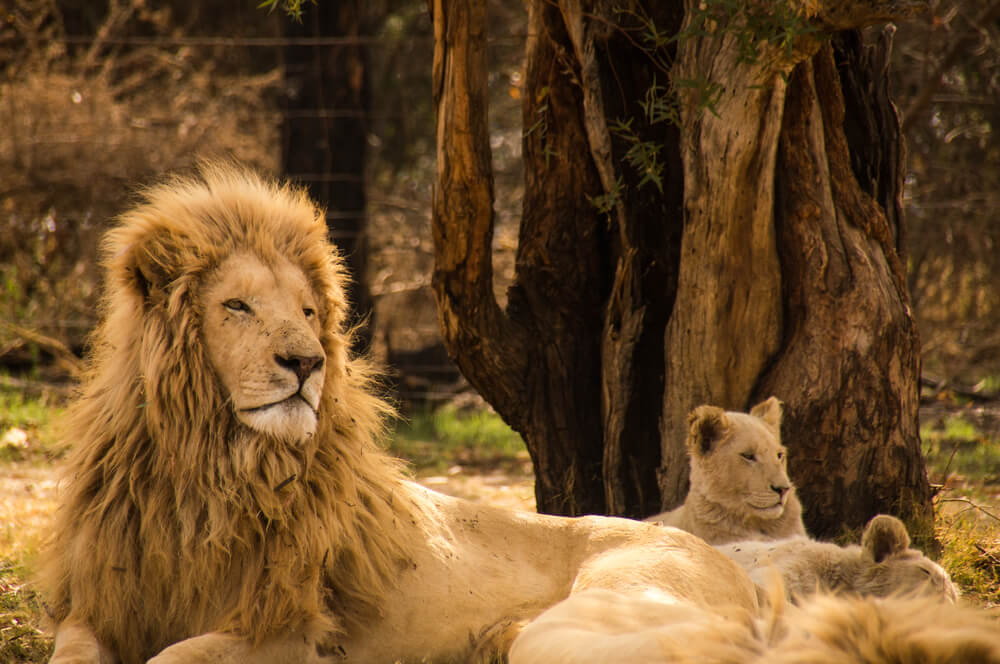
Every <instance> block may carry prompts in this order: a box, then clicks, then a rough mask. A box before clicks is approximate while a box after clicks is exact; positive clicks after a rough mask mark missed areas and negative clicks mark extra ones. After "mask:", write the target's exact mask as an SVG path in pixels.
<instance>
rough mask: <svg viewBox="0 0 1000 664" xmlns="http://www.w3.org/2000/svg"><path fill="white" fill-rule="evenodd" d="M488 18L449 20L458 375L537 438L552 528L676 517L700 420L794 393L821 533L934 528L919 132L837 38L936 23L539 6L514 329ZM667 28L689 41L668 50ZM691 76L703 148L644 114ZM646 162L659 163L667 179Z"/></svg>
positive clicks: (790, 428)
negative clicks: (495, 253) (908, 264)
mask: <svg viewBox="0 0 1000 664" xmlns="http://www.w3.org/2000/svg"><path fill="white" fill-rule="evenodd" d="M482 4H483V3H446V2H443V0H437V1H436V2H435V5H434V7H433V18H434V23H435V37H436V46H435V68H434V81H435V104H436V108H437V111H438V182H437V189H436V192H435V193H436V195H435V202H434V213H433V228H434V234H435V253H436V258H437V260H436V266H435V290H436V294H437V297H438V301H439V307H440V316H441V324H442V328H443V330H444V338H445V343H446V345H447V346H448V348H449V352H450V353H451V354H452V355H453V356H454V357H455V358H456V361H457V362H458V364H459V367H460V368H461V369H462V371H463V373H465V375H466V376H467V377H468V378H469V380H470V382H471V383H472V384H473V385H474V386H476V388H477V389H479V390H480V392H481V393H482V394H483V396H484V397H485V398H486V399H487V400H488V401H489V402H490V403H491V404H493V405H494V406H495V407H496V408H497V410H498V412H500V414H501V415H502V416H503V417H504V418H505V419H506V420H507V421H508V422H509V423H511V425H512V426H514V428H515V429H517V430H518V431H519V432H521V434H522V435H523V436H524V438H525V441H526V443H527V445H528V448H529V451H530V452H531V455H532V459H533V461H534V463H535V469H536V473H537V474H538V482H537V484H536V497H537V498H538V505H539V509H540V510H542V511H550V512H556V513H564V514H578V513H581V512H586V511H604V512H607V513H613V514H623V515H629V516H643V515H646V514H649V513H651V512H653V511H656V510H658V509H660V508H661V507H671V506H673V505H675V504H677V503H678V502H680V501H681V500H682V499H683V497H684V492H685V491H686V482H687V460H686V458H685V455H684V451H683V450H684V448H683V436H684V432H685V430H686V426H685V421H686V417H687V413H688V412H689V411H690V410H691V409H692V408H694V407H695V406H697V405H700V404H702V403H713V404H716V405H720V406H723V407H726V408H731V409H745V408H746V407H748V406H749V405H751V404H752V403H753V402H755V401H757V400H758V399H761V398H763V397H766V396H769V395H770V394H776V395H778V396H779V397H780V398H782V399H783V400H785V402H786V404H787V413H788V415H787V420H786V422H787V426H786V429H785V438H786V443H787V445H788V447H789V449H790V466H791V469H792V474H793V476H794V477H795V478H796V479H797V480H798V482H799V485H800V487H801V493H802V496H803V499H804V502H805V504H806V506H807V512H806V514H807V523H808V525H809V526H810V527H811V529H812V531H813V532H814V533H816V534H832V533H834V531H835V530H837V529H838V528H840V527H844V526H846V527H853V526H856V525H860V524H862V523H864V521H865V520H866V519H867V518H868V517H870V516H871V515H872V514H874V513H875V512H879V511H888V512H893V513H896V514H900V515H902V516H904V517H906V518H908V519H909V520H910V521H911V523H912V522H913V521H914V518H917V519H918V520H924V519H925V518H926V517H927V516H928V515H929V511H928V508H929V491H928V490H927V482H926V478H925V477H924V476H923V466H922V462H921V460H920V453H919V441H918V439H917V428H916V417H917V411H916V409H917V401H916V388H917V380H918V375H919V370H918V355H917V343H916V335H915V332H914V329H913V325H912V320H911V319H910V316H909V311H908V305H907V296H906V291H905V284H904V283H903V281H902V279H901V276H902V273H901V270H900V267H899V265H900V261H899V257H898V254H897V251H898V238H899V236H900V233H901V221H902V220H901V216H900V208H899V192H900V184H901V183H900V180H899V173H900V152H899V143H898V135H899V134H898V123H897V122H895V115H894V113H893V111H892V107H891V105H890V102H889V100H888V98H887V96H885V95H884V94H874V93H876V92H881V93H884V85H883V82H884V79H885V76H884V71H879V70H878V64H879V61H878V57H877V56H878V52H877V51H872V52H868V51H865V50H864V49H862V48H861V47H860V45H859V43H858V41H857V36H856V35H855V34H854V33H845V34H842V35H841V36H839V37H837V39H836V40H835V41H836V44H837V46H836V53H837V56H836V57H837V58H838V59H837V60H836V61H835V59H834V58H835V56H834V50H833V47H831V46H830V45H829V44H828V43H825V42H824V40H823V39H822V38H821V37H822V35H823V33H824V32H836V31H840V30H844V29H848V28H854V27H858V26H863V25H867V24H869V23H872V22H878V21H882V20H886V19H887V18H889V17H890V16H892V15H893V12H899V11H904V10H906V9H907V7H906V6H904V5H907V6H908V5H909V4H913V3H905V2H900V1H898V0H896V1H894V2H886V3H884V4H885V6H883V4H882V3H878V2H868V3H863V2H858V3H843V2H841V3H831V6H833V5H836V6H835V7H833V8H832V9H830V10H829V11H825V12H824V8H823V7H822V6H821V3H809V4H808V10H807V9H801V11H800V14H798V15H794V17H793V15H792V14H788V15H785V16H784V18H781V17H780V16H779V17H778V18H775V16H778V15H777V14H775V15H773V16H772V15H771V14H769V13H765V14H761V15H754V14H753V13H752V12H767V11H770V10H763V9H761V7H762V5H759V3H748V7H749V9H748V10H746V11H743V12H740V13H739V14H738V15H737V16H736V17H725V16H720V15H718V13H717V12H718V11H719V7H723V6H728V5H721V4H716V3H711V2H710V3H701V2H695V1H694V0H691V1H690V2H688V3H684V4H683V5H682V4H681V3H670V4H669V5H667V3H649V4H650V5H651V6H652V5H655V12H654V10H652V9H646V8H643V7H642V6H637V7H636V10H635V11H634V12H632V13H621V12H616V11H614V8H613V7H612V5H611V4H610V3H604V2H600V1H595V2H583V1H582V0H561V1H560V2H557V3H553V2H533V3H530V5H529V6H530V19H529V23H530V25H529V28H528V33H529V35H530V36H531V37H530V38H529V44H528V50H527V81H526V82H527V90H528V94H527V95H526V99H525V107H524V126H525V128H526V132H525V133H526V135H525V139H524V158H525V171H526V193H525V201H524V213H523V217H522V223H521V232H520V246H519V250H518V260H517V273H516V279H515V284H514V286H513V288H512V290H511V293H510V297H509V304H508V307H507V310H506V311H504V310H502V309H501V308H500V307H499V306H498V305H497V303H496V300H495V299H494V297H493V294H492V271H491V266H490V238H491V235H492V203H493V192H492V172H491V169H490V152H489V142H488V136H487V132H486V117H485V116H486V112H487V109H486V93H485V89H486V88H485V81H486V74H487V72H486V58H485V43H486V24H487V17H486V10H485V8H484V7H483V6H482ZM780 4H782V5H784V3H780ZM793 4H796V6H797V3H793ZM469 5H473V6H469ZM665 5H667V6H665ZM901 8H902V9H901ZM713 11H714V12H716V14H712V12H713ZM748 12H750V13H748ZM807 12H808V13H807ZM706 17H707V18H709V19H710V20H706ZM789 17H793V18H794V21H801V22H798V23H795V22H794V21H793V19H792V18H789ZM779 19H780V20H779ZM682 20H683V26H682ZM762 21H763V22H764V24H766V23H767V21H771V22H772V23H774V24H775V25H778V24H779V23H781V21H784V22H785V25H787V24H792V23H794V25H795V26H797V27H798V28H802V27H803V26H805V27H807V28H808V30H807V31H806V32H804V33H803V32H802V31H801V30H800V34H794V35H792V37H790V38H789V39H788V40H787V41H788V43H789V44H790V45H791V47H790V48H785V46H784V43H783V42H782V40H781V39H779V38H775V39H773V40H772V41H767V40H765V39H762V38H758V36H757V35H756V33H754V32H753V30H762V29H763V28H761V27H760V26H761V25H762ZM654 25H655V26H656V32H657V33H659V34H666V35H670V34H675V33H677V32H678V30H681V29H682V27H683V32H682V36H681V38H680V39H678V40H677V41H671V42H666V41H664V42H661V43H660V44H659V45H657V46H650V45H648V44H649V42H648V41H647V40H646V36H648V35H649V34H651V32H652V31H651V30H650V26H654ZM765 27H766V25H765ZM748 36H749V37H751V38H752V39H750V41H749V42H748V41H747V37H748ZM748 43H751V44H753V45H754V50H753V53H752V57H748V54H747V53H748V51H747V44H748ZM677 44H679V47H678V46H676V45H677ZM668 62H672V63H673V66H672V68H669V67H668V66H667V65H666V63H668ZM838 66H839V72H838V68H837V67H838ZM668 75H669V76H670V77H671V79H672V80H673V81H674V89H675V90H677V91H678V93H679V94H678V100H679V108H680V116H681V120H680V122H679V127H680V129H679V130H678V127H677V126H674V125H671V124H669V123H666V122H661V120H662V118H656V117H653V116H652V115H651V114H650V113H648V108H647V107H644V106H643V104H648V103H649V102H650V99H652V98H653V96H654V95H653V94H652V93H653V92H654V91H655V89H656V88H655V86H662V85H664V84H665V83H666V81H667V76H668ZM880 86H881V87H880ZM845 103H846V104H847V105H848V107H849V108H850V109H851V110H852V115H851V117H850V118H849V121H846V122H845V115H844V105H845ZM644 109H645V110H644ZM637 145H642V146H647V147H648V146H650V145H652V146H658V148H657V149H658V150H659V152H656V153H655V155H656V156H655V159H653V160H654V161H657V162H658V163H659V168H660V170H659V171H657V170H656V169H654V168H651V167H650V163H651V161H650V160H651V158H650V157H649V156H648V155H647V157H646V158H645V161H643V162H642V163H637V161H636V160H635V159H634V155H633V153H632V152H630V150H631V149H632V148H634V147H636V146H637ZM651 173H653V174H654V175H655V174H656V173H659V177H660V180H661V181H660V182H659V184H657V186H652V185H650V184H649V182H648V180H650V174H651ZM652 179H654V180H655V179H656V177H653V178H652ZM657 472H658V476H657ZM862 478H863V479H864V480H865V481H861V480H862ZM835 497H836V498H838V499H842V502H837V500H834V498H835Z"/></svg>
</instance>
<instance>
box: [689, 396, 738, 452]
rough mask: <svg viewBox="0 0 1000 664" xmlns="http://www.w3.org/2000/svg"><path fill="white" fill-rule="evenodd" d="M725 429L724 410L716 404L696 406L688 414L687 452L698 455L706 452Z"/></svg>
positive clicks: (726, 421) (722, 434)
mask: <svg viewBox="0 0 1000 664" xmlns="http://www.w3.org/2000/svg"><path fill="white" fill-rule="evenodd" d="M727 429H729V418H727V417H726V411H724V410H722V409H721V408H718V407H716V406H698V407H697V408H695V409H694V410H692V411H691V414H690V415H688V437H687V447H688V452H689V453H690V454H697V455H699V456H701V455H704V454H708V453H709V452H711V451H712V448H713V447H715V445H716V443H718V442H719V441H720V440H722V437H723V436H724V435H725V433H726V430H727Z"/></svg>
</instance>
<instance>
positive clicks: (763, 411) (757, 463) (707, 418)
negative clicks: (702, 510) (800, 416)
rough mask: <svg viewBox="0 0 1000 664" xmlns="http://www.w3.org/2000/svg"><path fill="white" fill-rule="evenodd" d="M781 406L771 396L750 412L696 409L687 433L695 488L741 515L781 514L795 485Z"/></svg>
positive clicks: (692, 485)
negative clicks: (790, 473) (784, 443)
mask: <svg viewBox="0 0 1000 664" xmlns="http://www.w3.org/2000/svg"><path fill="white" fill-rule="evenodd" d="M781 407H782V404H781V402H780V401H779V400H778V399H776V398H774V397H771V398H770V399H768V400H767V401H764V402H763V403H760V404H758V405H757V406H754V408H753V409H752V410H751V411H750V413H749V414H744V413H736V412H727V411H724V410H722V409H721V408H717V407H715V406H699V407H698V408H695V409H694V410H693V411H692V412H691V415H690V416H689V418H688V425H689V427H688V436H687V449H688V455H689V456H690V459H691V490H692V491H699V492H700V493H701V494H702V495H703V496H704V497H705V498H707V499H708V500H709V501H711V502H712V503H715V504H717V505H721V506H722V507H724V508H726V509H727V510H728V511H729V512H731V513H733V514H736V515H740V516H744V517H747V518H756V519H777V518H779V517H781V515H782V514H783V513H784V511H785V505H786V504H787V502H788V498H789V495H790V493H791V492H792V491H793V490H794V489H793V487H792V482H791V480H790V479H789V478H788V470H787V466H786V463H787V462H786V459H785V448H784V447H783V446H782V445H781V438H780V436H781V433H780V432H781Z"/></svg>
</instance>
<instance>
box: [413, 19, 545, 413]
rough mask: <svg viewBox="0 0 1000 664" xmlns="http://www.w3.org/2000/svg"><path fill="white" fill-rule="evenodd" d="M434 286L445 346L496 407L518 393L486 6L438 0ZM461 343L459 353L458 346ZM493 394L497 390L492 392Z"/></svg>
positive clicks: (519, 359)
mask: <svg viewBox="0 0 1000 664" xmlns="http://www.w3.org/2000/svg"><path fill="white" fill-rule="evenodd" d="M432 14H433V19H434V65H433V74H434V107H435V111H436V115H437V179H436V186H435V189H434V200H433V213H432V218H431V229H432V234H433V239H434V257H435V262H434V276H433V285H434V292H435V295H436V296H437V301H438V316H439V319H440V323H441V329H442V333H443V335H444V342H445V346H446V347H447V348H448V352H449V354H450V355H451V356H452V357H453V358H454V359H455V360H456V363H457V364H458V366H459V368H460V369H461V370H462V373H463V374H465V376H466V378H468V380H469V382H470V383H472V384H473V385H474V386H475V387H476V388H477V389H479V390H480V391H481V392H483V393H484V395H485V396H487V399H488V400H489V401H491V402H492V403H495V404H497V406H498V408H499V409H502V408H503V405H502V404H504V403H506V402H509V401H510V400H512V398H513V397H514V396H516V395H517V394H518V392H519V387H518V385H519V384H520V383H519V381H518V380H516V378H514V377H516V376H518V375H521V374H522V373H523V372H524V371H525V369H526V367H525V366H523V365H524V364H526V362H525V354H524V353H523V352H519V346H520V340H521V335H520V334H519V332H518V330H517V329H516V328H514V326H513V325H511V324H510V321H509V320H508V319H507V317H506V316H505V315H504V313H503V312H502V311H501V309H500V306H499V305H498V304H497V301H496V298H495V297H494V295H493V264H492V239H493V224H494V219H493V169H492V156H491V152H490V145H489V132H488V129H487V107H488V102H487V86H486V82H487V53H486V45H487V40H486V37H487V29H486V5H485V3H464V2H458V3H456V2H445V1H444V0H434V4H433V11H432ZM459 349H461V352H459ZM498 391H499V394H498V393H497V392H498Z"/></svg>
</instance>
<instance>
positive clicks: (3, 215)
mask: <svg viewBox="0 0 1000 664" xmlns="http://www.w3.org/2000/svg"><path fill="white" fill-rule="evenodd" d="M65 4H67V3H60V5H65ZM63 9H65V7H63ZM182 18H183V17H179V16H176V15H175V13H172V12H171V11H170V10H169V9H162V8H160V9H157V10H155V11H153V10H151V9H148V8H146V7H144V4H143V3H142V2H141V0H127V1H125V2H111V3H110V5H109V6H108V7H107V8H106V13H105V15H104V16H103V17H102V18H100V19H99V20H98V21H97V25H96V26H95V30H94V31H93V32H92V33H89V34H88V35H86V36H84V39H82V40H79V39H76V38H74V36H75V35H77V33H75V32H73V31H71V30H70V29H69V28H68V27H67V25H66V21H67V19H66V17H65V16H64V14H63V13H61V12H60V8H58V7H57V5H56V3H54V2H48V3H46V2H41V3H38V2H29V1H27V0H19V1H18V2H16V3H15V7H14V8H13V10H12V11H11V12H10V13H9V14H8V15H7V17H6V22H5V23H4V24H3V25H2V27H0V61H3V62H6V63H8V64H7V66H6V68H5V69H4V76H3V79H2V81H0V126H3V127H5V130H4V131H3V132H0V183H2V184H0V289H2V290H0V292H2V297H0V320H7V321H11V322H15V323H18V324H20V325H23V326H26V327H31V328H34V329H36V330H39V331H42V332H44V333H46V334H48V335H51V336H53V337H55V338H57V339H60V340H62V341H64V342H67V343H69V344H70V345H71V346H74V347H77V348H78V347H79V346H80V345H81V343H82V340H83V337H84V335H85V333H86V331H87V330H89V329H90V327H91V326H92V325H93V323H94V320H95V303H96V292H97V290H98V277H97V271H96V269H95V266H94V260H95V258H96V245H97V242H98V241H99V237H100V235H101V233H102V230H103V228H104V225H105V224H106V222H107V220H108V219H109V218H110V217H111V216H113V215H114V214H116V213H117V212H118V211H120V210H121V209H122V208H123V207H124V205H125V203H126V202H127V200H128V198H129V197H130V196H131V193H132V190H133V187H134V185H135V183H137V182H142V181H144V180H148V179H150V178H151V177H152V176H153V175H155V174H157V173H159V172H162V171H163V170H164V169H173V168H178V167H185V166H187V165H189V164H191V163H192V162H193V161H194V160H195V158H196V157H197V156H199V155H231V156H233V157H235V158H238V159H240V160H242V161H245V162H248V163H250V164H253V165H255V166H257V167H260V168H263V169H265V170H274V168H275V167H276V166H277V161H276V157H277V140H278V137H277V133H278V131H277V127H278V116H277V113H276V111H275V106H276V101H275V97H276V95H275V94H274V93H275V91H276V89H277V87H278V84H279V83H280V78H281V77H280V71H279V70H278V69H277V67H276V66H270V67H268V68H262V67H259V66H258V67H248V66H246V63H245V61H246V59H247V58H243V59H242V60H243V62H242V63H241V64H240V65H233V64H232V62H233V60H234V59H236V60H240V58H233V57H231V53H229V52H228V51H231V50H233V49H240V48H241V47H240V46H234V45H225V44H221V43H220V44H215V45H185V44H184V43H182V42H183V41H184V40H183V39H182V38H183V37H184V36H185V34H186V33H185V32H184V31H185V30H192V29H194V27H193V26H192V25H190V24H188V25H184V24H183V21H182ZM223 19H224V17H223ZM187 20H190V17H187ZM197 20H201V18H198V19H197ZM260 23H261V25H265V24H267V23H268V19H267V15H266V14H265V13H263V12H261V15H260ZM136 34H140V35H144V36H145V37H144V39H143V40H140V41H139V42H138V43H136V42H135V41H130V40H128V39H124V38H125V37H131V36H134V35H136ZM77 36H78V35H77ZM235 36H236V37H238V35H235ZM164 37H170V39H169V40H166V41H161V39H162V38H164ZM179 38H180V39H179ZM244 50H245V49H244ZM5 334H6V335H7V336H6V338H5V336H4V335H5ZM19 346H25V348H26V347H27V345H26V344H23V342H22V341H19V340H17V339H13V338H11V337H10V335H9V333H5V332H4V331H3V327H2V326H0V360H4V359H5V360H7V362H8V363H9V362H10V361H11V359H12V358H16V357H18V356H20V357H22V359H24V360H31V359H33V358H32V357H31V353H29V352H26V350H25V349H24V348H22V349H19ZM5 352H6V358H4V357H3V355H4V354H5Z"/></svg>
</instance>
